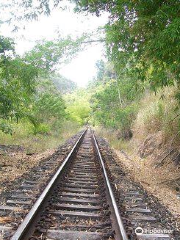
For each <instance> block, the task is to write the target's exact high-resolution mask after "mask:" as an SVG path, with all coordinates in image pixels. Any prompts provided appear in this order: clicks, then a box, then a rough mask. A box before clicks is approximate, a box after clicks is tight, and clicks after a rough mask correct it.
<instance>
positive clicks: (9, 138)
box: [0, 121, 79, 153]
mask: <svg viewBox="0 0 180 240" xmlns="http://www.w3.org/2000/svg"><path fill="white" fill-rule="evenodd" d="M12 128H13V134H12V135H10V134H5V133H3V132H1V131H0V144H4V145H20V146H23V147H24V148H25V151H26V152H27V153H34V152H42V151H45V150H47V149H51V148H56V147H57V146H59V145H60V144H61V143H63V142H64V141H65V140H67V139H68V138H70V137H71V136H72V135H74V134H76V133H77V132H78V131H79V125H78V124H76V123H74V122H71V121H67V122H64V123H63V124H62V123H61V125H60V126H59V127H58V126H56V128H54V129H51V131H48V132H46V131H44V132H42V133H37V134H36V135H34V129H33V127H32V125H31V124H30V123H29V122H26V123H24V122H20V123H18V124H13V125H12Z"/></svg>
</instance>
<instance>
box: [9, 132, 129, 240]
mask: <svg viewBox="0 0 180 240" xmlns="http://www.w3.org/2000/svg"><path fill="white" fill-rule="evenodd" d="M10 239H11V240H28V239H33V240H34V239H47V240H55V239H58V240H101V239H112V240H113V239H114V240H120V239H122V240H127V239H128V238H127V236H126V232H125V230H124V227H123V224H122V220H121V217H120V214H119V210H118V208H117V204H116V201H115V198H114V194H113V192H112V189H111V186H110V182H109V179H108V176H107V173H106V169H105V166H104V163H103V160H102V158H101V154H100V151H99V149H98V145H97V142H96V139H95V137H94V135H93V134H92V132H91V131H90V130H87V131H85V132H83V133H82V135H81V136H80V137H79V139H78V140H77V142H76V144H75V145H74V147H73V148H72V150H71V152H70V153H69V155H68V156H67V157H66V159H65V160H64V162H63V164H62V165H61V166H60V167H59V169H58V170H57V172H56V173H55V175H54V176H53V178H52V179H51V181H50V182H49V184H48V185H47V187H46V188H45V189H44V191H43V193H42V194H41V196H40V197H39V198H38V200H37V201H36V202H35V204H34V205H33V207H32V208H31V210H30V211H29V213H28V214H27V216H26V217H25V219H24V220H23V221H22V223H21V224H20V226H19V227H18V229H17V230H16V232H15V233H14V234H13V236H12V237H11V238H10Z"/></svg>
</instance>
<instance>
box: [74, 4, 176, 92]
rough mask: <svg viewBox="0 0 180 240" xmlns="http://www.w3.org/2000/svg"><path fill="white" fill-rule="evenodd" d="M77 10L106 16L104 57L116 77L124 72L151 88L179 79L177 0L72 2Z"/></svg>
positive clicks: (169, 83)
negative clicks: (107, 18) (107, 21)
mask: <svg viewBox="0 0 180 240" xmlns="http://www.w3.org/2000/svg"><path fill="white" fill-rule="evenodd" d="M75 3H76V6H77V10H79V11H88V12H92V13H96V14H97V15H100V13H101V12H102V11H108V12H109V13H110V18H109V19H110V20H109V23H108V24H107V25H106V27H105V30H106V45H107V54H108V58H109V60H110V61H112V62H113V63H114V66H115V69H116V72H117V75H119V76H122V73H123V72H124V73H126V74H127V73H128V74H129V76H133V78H136V79H138V80H142V81H148V82H150V85H151V88H152V89H153V90H156V89H157V88H158V87H162V86H167V85H171V84H173V80H174V79H175V80H176V81H178V82H179V79H180V70H179V69H180V68H179V65H180V56H179V52H180V45H179V40H180V34H179V32H180V19H179V11H180V4H179V0H173V1H171V0H168V1H163V0H158V1H157V0H152V1H144V0H140V1H127V0H115V1H107V0H105V1H101V0H97V1H78V2H77V1H75Z"/></svg>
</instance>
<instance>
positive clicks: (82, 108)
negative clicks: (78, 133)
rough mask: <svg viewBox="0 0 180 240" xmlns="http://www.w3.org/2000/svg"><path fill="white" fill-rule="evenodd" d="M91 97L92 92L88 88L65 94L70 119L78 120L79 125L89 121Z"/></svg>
mask: <svg viewBox="0 0 180 240" xmlns="http://www.w3.org/2000/svg"><path fill="white" fill-rule="evenodd" d="M89 97H90V94H89V93H88V92H87V90H83V89H80V90H77V91H75V92H73V93H72V94H67V95H66V96H65V102H66V105H67V109H66V112H67V114H68V118H69V119H70V120H72V121H74V122H77V123H78V124H79V125H84V124H86V123H87V122H88V121H89V117H90V110H91V109H90V104H89Z"/></svg>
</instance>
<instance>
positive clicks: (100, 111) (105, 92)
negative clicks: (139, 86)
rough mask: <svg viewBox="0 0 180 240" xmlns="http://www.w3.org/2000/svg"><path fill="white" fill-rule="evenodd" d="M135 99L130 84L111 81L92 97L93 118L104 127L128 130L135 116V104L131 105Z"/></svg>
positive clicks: (134, 91) (135, 95)
mask: <svg viewBox="0 0 180 240" xmlns="http://www.w3.org/2000/svg"><path fill="white" fill-rule="evenodd" d="M119 94H120V95H119ZM135 99H138V98H137V92H136V90H135V89H134V90H133V84H132V82H128V81H127V82H125V81H121V82H120V83H117V81H116V80H111V81H109V82H108V83H107V84H106V85H104V86H102V85H101V86H100V87H99V89H98V90H97V91H96V93H95V94H94V95H92V99H91V103H92V109H93V117H94V119H95V121H98V122H99V123H100V124H102V125H103V126H105V127H110V128H115V129H122V130H128V129H130V127H131V123H132V121H133V119H134V118H135V116H136V115H135V114H136V111H137V104H136V103H132V102H133V101H134V100H135Z"/></svg>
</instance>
